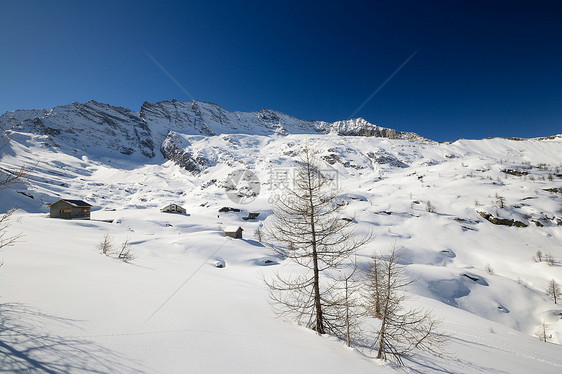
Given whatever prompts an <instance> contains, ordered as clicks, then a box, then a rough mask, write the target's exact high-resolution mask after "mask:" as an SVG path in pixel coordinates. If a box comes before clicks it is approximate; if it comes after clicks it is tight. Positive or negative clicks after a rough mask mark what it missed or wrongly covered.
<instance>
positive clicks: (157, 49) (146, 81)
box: [0, 0, 562, 141]
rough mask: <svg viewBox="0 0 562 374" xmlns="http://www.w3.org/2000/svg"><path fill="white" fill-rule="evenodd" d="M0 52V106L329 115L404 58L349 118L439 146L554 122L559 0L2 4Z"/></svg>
mask: <svg viewBox="0 0 562 374" xmlns="http://www.w3.org/2000/svg"><path fill="white" fill-rule="evenodd" d="M0 50H1V51H2V52H1V54H0V112H1V113H3V112H5V111H7V110H14V109H31V108H51V107H53V106H57V105H64V104H67V103H70V102H73V101H78V102H85V101H88V100H91V99H93V100H97V101H101V102H104V103H108V104H111V105H116V106H123V107H126V108H130V109H133V110H139V109H140V107H141V105H142V103H143V102H144V101H151V102H155V101H162V100H171V99H177V100H185V101H188V100H191V99H192V97H194V98H196V99H198V100H202V101H209V102H214V103H217V104H219V105H221V106H222V107H224V108H225V109H227V110H246V111H254V110H259V109H261V108H268V109H274V110H279V111H281V112H284V113H287V114H291V115H293V116H295V117H298V118H303V119H311V120H325V121H336V120H341V119H347V118H349V116H350V115H351V114H352V113H354V112H355V111H357V109H358V108H359V107H360V106H361V104H362V103H364V102H365V100H366V99H367V98H368V97H369V96H370V95H372V94H373V93H374V92H375V91H376V90H377V88H380V86H381V84H383V82H385V81H386V80H388V78H389V77H390V76H391V75H392V74H393V73H395V72H396V71H397V69H398V68H399V67H400V66H401V65H402V64H403V63H404V62H405V61H406V60H407V59H408V58H409V57H411V59H410V60H409V61H408V62H407V63H406V64H405V65H404V66H403V67H402V69H400V70H399V71H398V72H397V73H396V74H395V75H394V76H393V78H392V79H391V80H389V81H388V82H387V84H386V85H384V87H382V88H380V90H379V91H378V92H377V94H376V95H375V96H373V97H372V99H371V100H369V101H368V102H367V103H366V104H365V106H364V107H362V108H361V110H359V111H358V112H357V113H356V114H355V117H363V118H365V119H367V120H368V121H370V122H372V123H375V124H379V125H381V126H385V127H391V128H395V129H398V130H403V131H413V132H417V133H419V134H421V135H423V136H426V137H429V138H432V139H435V140H441V141H443V140H456V139H458V138H483V137H490V136H504V137H511V136H519V137H535V136H547V135H552V134H557V133H562V4H560V3H559V2H557V1H540V0H538V1H532V2H531V1H525V2H523V1H494V0H489V1H422V0H419V1H355V0H349V1H345V2H341V1H339V2H330V1H323V2H304V1H292V0H287V1H282V2H277V1H271V2H265V1H236V2H234V1H233V2H227V1H223V2H221V1H182V2H172V1H150V2H149V1H141V0H139V1H81V0H75V1H25V0H20V1H16V0H0ZM412 55H413V57H412ZM150 56H152V58H151V57H150ZM155 60H156V61H157V62H158V63H155ZM158 64H160V66H161V67H164V69H165V70H166V71H168V72H169V74H170V75H171V76H173V78H174V79H175V80H176V82H179V84H180V85H181V86H183V87H184V88H185V91H187V93H186V92H184V90H182V89H181V88H180V87H178V85H176V84H175V83H174V81H173V80H172V79H170V77H169V76H168V75H166V74H165V73H164V71H163V70H162V69H161V68H160V67H159V66H158ZM190 96H192V97H190Z"/></svg>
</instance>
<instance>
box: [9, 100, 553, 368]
mask: <svg viewBox="0 0 562 374" xmlns="http://www.w3.org/2000/svg"><path fill="white" fill-rule="evenodd" d="M83 105H86V106H87V105H95V104H92V103H90V104H88V103H87V104H83ZM166 105H172V104H169V103H168V104H166ZM174 105H176V106H177V107H181V105H180V104H179V103H176V104H174ZM185 105H187V104H185ZM164 106H165V105H164ZM148 107H150V106H149V105H146V104H145V106H143V108H146V111H145V114H144V116H145V118H148V117H150V116H152V117H153V118H156V117H158V118H160V120H158V121H156V120H151V121H150V123H151V124H150V125H148V127H147V128H149V129H150V134H151V137H152V136H153V134H155V133H160V134H161V135H162V136H163V138H162V142H163V143H164V142H165V141H166V140H170V142H171V141H172V140H173V145H174V147H175V148H173V149H174V152H175V153H174V155H175V156H174V157H175V158H171V160H166V159H165V158H162V157H160V156H158V148H159V147H160V144H159V143H157V142H154V143H153V145H154V147H153V151H154V152H155V156H154V157H147V156H145V155H142V154H141V151H137V150H135V152H133V153H131V154H130V155H128V154H126V153H122V152H120V151H119V147H117V148H115V149H113V148H112V147H111V146H109V145H108V144H109V142H111V139H112V137H107V136H102V135H99V134H98V136H99V139H97V138H96V139H94V138H88V137H89V136H90V134H95V133H98V130H96V131H93V130H91V128H90V127H88V126H90V125H87V126H86V125H85V124H83V126H82V125H80V124H79V123H78V124H76V128H81V127H83V128H84V132H83V134H86V133H87V134H88V135H87V137H85V135H80V136H78V135H77V136H76V137H71V138H72V139H71V138H67V137H65V136H63V133H59V134H56V133H53V134H46V133H45V131H44V130H41V129H43V127H41V126H39V127H33V126H31V125H29V127H25V126H20V127H17V126H16V127H13V129H12V130H11V131H10V135H11V136H12V142H11V144H10V145H9V148H8V149H5V150H4V151H6V154H5V155H4V156H3V157H2V159H1V164H2V168H5V169H14V168H16V167H18V166H21V165H25V166H26V167H27V168H28V170H29V178H28V180H27V182H26V183H25V184H20V185H17V186H15V188H14V189H12V190H2V191H0V194H1V200H0V209H1V211H2V212H5V211H6V210H8V209H10V208H12V207H15V206H17V207H19V208H20V209H19V210H18V211H17V212H16V214H15V215H14V216H13V218H12V220H11V225H10V227H9V233H10V234H17V233H21V234H22V238H21V239H20V240H19V241H18V242H17V244H16V245H15V246H13V247H7V248H3V249H2V251H1V253H0V257H1V258H2V259H3V261H4V265H3V266H2V267H1V268H0V367H1V368H2V369H3V370H4V371H5V372H53V373H79V372H104V373H138V372H145V373H185V372H204V373H223V372H233V373H262V372H271V373H277V372H279V373H281V372H283V373H285V372H287V371H292V372H297V373H299V372H324V373H340V372H343V371H347V372H353V373H363V372H365V373H366V372H382V373H384V372H395V371H404V370H405V371H406V372H418V373H419V372H423V373H438V372H454V373H474V372H475V371H479V372H486V373H528V372H533V373H535V372H536V373H557V372H560V370H561V369H562V358H561V357H562V355H561V353H562V348H561V347H562V346H561V345H559V344H560V343H562V321H561V319H560V313H561V312H562V307H559V305H555V304H554V303H553V302H552V301H551V300H549V299H548V298H547V297H546V296H545V294H544V290H545V288H546V285H547V282H548V281H549V280H550V279H556V280H557V281H558V282H559V283H562V270H561V269H562V268H561V267H560V266H559V265H555V266H549V265H548V264H546V263H545V262H535V261H533V260H532V257H533V256H534V255H535V252H536V251H537V250H539V249H540V250H541V251H542V252H543V253H550V254H551V255H552V256H554V257H555V258H557V259H562V246H561V245H560V243H562V226H561V221H562V211H561V208H562V205H561V202H562V194H561V193H560V191H562V175H561V174H560V173H561V172H560V168H562V165H561V160H560V154H562V137H560V136H558V137H552V138H550V139H528V140H506V139H485V140H459V141H457V142H454V143H441V144H440V143H435V142H430V141H413V140H406V139H388V138H381V137H366V136H342V135H338V134H337V133H332V134H313V133H310V132H308V131H307V133H303V132H304V131H299V130H298V128H297V125H296V123H297V122H295V124H294V126H293V127H291V126H289V125H287V126H285V124H284V125H283V128H289V127H291V129H292V130H291V133H289V134H285V135H284V134H283V132H278V131H275V130H271V131H270V130H267V131H266V130H264V131H263V132H261V133H260V132H258V133H257V134H255V133H254V134H244V133H243V131H245V130H244V129H243V128H242V127H239V128H238V129H239V130H240V131H233V133H224V132H222V130H221V131H220V132H219V131H217V128H214V127H213V126H210V125H209V123H210V122H206V123H207V125H208V126H209V127H208V128H209V129H211V130H212V131H213V132H214V133H216V134H217V135H205V134H201V133H193V132H191V131H187V130H186V129H182V128H179V127H176V128H175V130H173V131H172V132H168V131H167V129H168V127H167V126H168V124H167V123H165V121H164V120H163V119H162V118H163V116H164V115H163V114H162V113H163V112H158V111H157V110H156V108H152V109H151V113H150V115H149V113H148V109H149V108H148ZM217 110H218V109H217ZM219 111H220V110H219ZM167 112H169V110H167ZM14 113H15V114H13V115H14V116H16V117H17V116H18V115H19V114H18V112H14ZM119 113H120V114H119ZM119 113H115V114H114V117H118V116H122V118H124V119H122V120H121V119H115V121H116V122H115V126H116V127H115V128H114V131H117V132H118V134H119V136H116V137H118V138H119V139H120V141H119V144H126V141H125V140H123V139H128V138H127V134H133V133H134V131H136V130H135V129H137V127H135V126H136V125H135V123H136V122H134V123H133V122H131V123H128V124H127V123H126V121H127V119H126V118H130V116H129V114H130V113H129V114H127V113H126V112H123V111H120V112H119ZM233 113H236V112H233ZM36 115H37V116H46V115H47V113H46V112H45V113H43V112H41V113H39V112H38V113H37V114H36ZM227 115H228V113H227V114H224V116H227ZM248 115H249V114H248ZM131 116H133V117H134V114H133V115H131ZM209 116H210V114H208V115H205V116H204V117H205V118H208V117H209ZM239 116H240V118H241V119H240V121H241V122H240V123H241V125H240V126H242V125H244V126H247V129H249V130H253V129H255V128H256V126H257V125H252V124H251V119H248V118H245V117H244V116H243V115H242V114H239ZM249 116H250V115H249ZM250 117H251V116H250ZM14 121H16V122H17V121H19V122H18V123H22V121H23V120H21V118H16V119H14ZM135 121H136V120H135ZM283 121H289V122H290V120H288V119H283V120H282V122H283ZM295 121H297V120H296V119H295ZM156 122H158V125H154V124H155V123H156ZM43 123H46V121H43ZM53 123H54V124H53V126H47V127H52V128H55V127H54V126H55V125H57V126H62V125H61V123H63V124H64V123H66V122H64V121H62V122H58V121H57V122H56V123H55V122H53ZM100 123H104V122H103V121H101V122H100ZM147 123H148V122H147ZM183 123H186V122H183ZM217 123H220V120H219V122H217ZM229 123H233V122H229ZM73 124H74V122H73V120H69V121H68V128H72V126H73ZM106 125H107V124H106ZM262 125H263V123H260V126H262ZM65 126H66V125H65ZM104 126H105V125H104ZM122 127H123V128H122ZM158 128H161V129H162V130H161V131H160V130H155V129H158ZM271 128H272V129H274V128H275V127H274V126H273V125H272V127H271ZM38 129H39V130H38ZM103 129H105V127H103ZM164 129H166V130H164ZM75 130H76V129H75ZM249 130H248V132H249ZM99 131H105V130H99ZM122 134H124V135H122ZM113 138H115V137H113ZM76 139H78V140H76ZM89 139H94V140H95V141H92V142H91V144H92V145H88V146H84V144H86V143H88V142H87V140H89ZM131 139H133V137H131ZM151 139H155V138H151ZM131 141H132V143H131V144H133V145H134V147H139V148H138V149H142V146H141V145H140V143H134V142H135V141H133V140H131ZM53 144H57V146H53ZM93 144H97V145H99V147H98V146H94V145H93ZM306 145H308V146H313V147H315V148H317V149H319V150H320V152H321V157H322V159H323V160H324V161H325V162H326V164H325V167H326V169H331V170H333V171H335V172H337V180H338V183H339V186H340V188H341V190H342V193H343V194H342V199H343V200H344V201H345V204H346V205H345V207H344V214H345V215H346V216H348V217H349V218H352V219H354V220H355V222H357V228H358V230H359V231H363V232H367V231H372V232H373V233H374V235H375V239H374V241H373V243H372V244H371V245H369V246H368V247H366V248H364V249H363V250H361V251H360V253H359V256H358V258H359V261H360V262H362V263H363V265H364V263H366V262H367V261H368V259H369V255H370V254H371V253H372V252H373V251H374V250H384V249H387V248H389V247H391V246H393V245H397V246H398V247H401V248H402V249H401V253H402V262H403V263H404V264H406V265H407V269H408V271H409V272H410V273H411V274H412V275H413V276H417V277H419V280H418V281H417V282H416V283H415V287H414V288H413V289H412V294H413V295H415V299H414V300H413V301H412V304H413V305H416V306H425V307H428V308H432V309H433V310H434V313H435V314H436V315H437V316H439V317H441V318H442V319H443V330H444V331H445V332H447V333H449V334H450V335H451V339H450V340H449V343H448V346H447V353H446V354H445V355H443V356H440V357H434V356H431V355H427V354H419V355H417V356H415V357H414V358H412V359H411V360H408V361H407V364H408V368H406V369H401V368H397V367H395V366H394V365H392V364H390V363H386V364H381V363H379V362H378V361H377V360H374V359H372V358H370V357H368V356H366V355H364V354H363V353H360V352H358V351H356V350H352V349H347V348H345V347H344V345H343V344H342V342H340V341H337V340H336V339H335V338H333V337H329V336H317V335H316V334H314V333H313V332H312V331H309V330H306V329H304V328H302V327H299V326H296V325H295V324H293V323H292V322H291V321H284V320H281V319H277V318H276V317H275V315H274V314H273V312H272V310H271V308H270V306H269V304H268V300H267V290H266V289H265V286H264V284H263V280H262V278H263V277H268V276H270V275H271V274H273V272H294V273H297V272H299V271H301V270H300V269H298V268H296V267H295V266H293V265H291V264H289V263H286V262H284V261H281V259H279V258H276V257H275V256H274V255H273V253H272V252H271V251H269V250H268V249H267V248H266V247H264V246H263V245H262V244H260V243H259V242H258V241H257V240H256V238H255V237H254V230H255V229H256V228H257V227H258V226H260V225H262V224H264V221H267V219H268V217H269V216H270V214H271V211H270V204H269V202H268V200H269V198H270V197H271V196H272V195H274V194H276V193H279V190H277V189H276V184H275V182H276V181H275V180H274V179H273V177H274V176H275V175H276V173H277V172H279V171H290V167H291V166H292V162H293V160H294V158H295V156H296V155H298V154H299V152H300V150H301V149H302V147H304V146H306ZM131 148H133V146H131ZM145 148H146V147H145ZM135 149H137V148H135ZM146 149H147V150H149V149H150V148H146ZM169 149H172V148H169ZM147 152H148V151H147ZM188 164H189V165H195V167H186V166H187V165H188ZM239 169H243V170H252V171H253V172H255V173H256V175H257V177H258V178H259V180H260V182H261V191H260V194H259V196H258V197H257V199H256V200H255V201H253V202H251V203H250V204H246V205H241V204H236V203H234V202H232V201H230V200H228V198H227V197H226V195H225V185H226V180H227V175H228V174H229V173H230V172H232V171H234V170H239ZM506 170H512V171H513V170H517V171H520V172H526V173H527V174H526V175H524V174H522V175H521V176H516V175H514V174H510V173H506V172H505V171H506ZM549 175H550V176H552V180H550V178H549ZM557 191H558V192H557ZM60 197H67V198H79V199H85V200H86V201H88V202H90V203H91V204H92V205H94V210H93V212H92V220H90V221H65V220H55V219H49V218H47V216H48V214H47V212H48V207H47V205H48V204H50V203H52V202H54V201H56V200H57V199H58V198H60ZM499 197H502V198H503V200H504V204H503V205H504V207H503V208H502V207H500V205H501V204H500V202H499ZM428 201H430V202H431V205H432V206H434V210H435V211H434V212H428V211H426V207H427V203H428ZM172 202H173V203H178V204H180V205H182V206H184V207H185V208H186V209H187V212H188V214H186V215H175V214H165V213H160V211H159V208H161V207H163V206H165V205H167V204H169V203H172ZM223 206H230V207H236V208H240V209H242V212H229V213H219V212H218V210H219V208H221V207H223ZM248 212H259V213H260V216H259V217H258V219H257V220H255V221H251V220H248V221H245V220H243V219H242V217H243V216H246V215H247V213H248ZM479 212H484V213H487V214H491V215H492V217H499V218H503V219H512V220H514V221H519V222H522V223H523V224H524V225H526V227H516V226H504V225H495V224H493V223H491V222H489V221H488V220H486V219H484V218H483V216H482V215H481V214H480V213H479ZM231 225H235V226H238V225H240V226H242V227H243V228H244V230H245V231H244V238H245V239H243V240H234V239H231V238H226V237H224V235H223V234H222V228H224V227H226V226H231ZM105 234H109V235H110V236H111V237H112V238H113V241H114V243H115V246H116V247H119V246H120V244H121V243H122V242H124V241H126V240H128V241H129V243H130V245H131V248H132V251H133V253H134V255H135V257H136V258H135V259H134V260H133V261H130V262H123V261H120V260H117V259H116V258H115V255H112V256H104V255H102V254H100V253H99V251H98V249H97V248H96V246H97V243H99V241H100V240H101V239H103V237H104V235H105ZM266 260H268V261H266ZM216 264H221V265H223V266H224V267H222V268H219V267H217V266H216ZM487 268H488V269H493V271H490V272H489V271H487V270H486V269H487ZM474 279H475V280H474ZM542 321H545V322H546V323H547V324H548V328H549V332H550V334H552V340H553V343H543V342H540V341H539V340H538V339H537V338H536V337H535V336H534V332H535V331H536V329H537V327H538V326H539V325H540V324H541V323H542ZM554 343H558V344H554Z"/></svg>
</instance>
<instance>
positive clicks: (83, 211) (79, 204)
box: [49, 199, 92, 219]
mask: <svg viewBox="0 0 562 374" xmlns="http://www.w3.org/2000/svg"><path fill="white" fill-rule="evenodd" d="M49 208H51V214H50V217H51V218H65V219H90V211H91V208H92V206H91V205H90V204H88V203H87V202H85V201H82V200H70V199H61V200H59V201H57V202H55V203H52V204H51V205H49Z"/></svg>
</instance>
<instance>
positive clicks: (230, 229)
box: [224, 226, 244, 239]
mask: <svg viewBox="0 0 562 374" xmlns="http://www.w3.org/2000/svg"><path fill="white" fill-rule="evenodd" d="M242 231H244V229H243V228H242V227H240V226H226V228H225V229H224V235H226V236H229V237H231V238H234V239H242Z"/></svg>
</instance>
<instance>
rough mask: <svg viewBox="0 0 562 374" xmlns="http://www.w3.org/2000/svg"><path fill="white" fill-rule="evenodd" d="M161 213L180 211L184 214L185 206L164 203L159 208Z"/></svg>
mask: <svg viewBox="0 0 562 374" xmlns="http://www.w3.org/2000/svg"><path fill="white" fill-rule="evenodd" d="M160 211H161V212H163V213H181V214H185V213H186V212H187V211H186V210H185V208H183V207H181V206H179V205H178V204H170V205H166V206H165V207H164V208H162V209H160Z"/></svg>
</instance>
